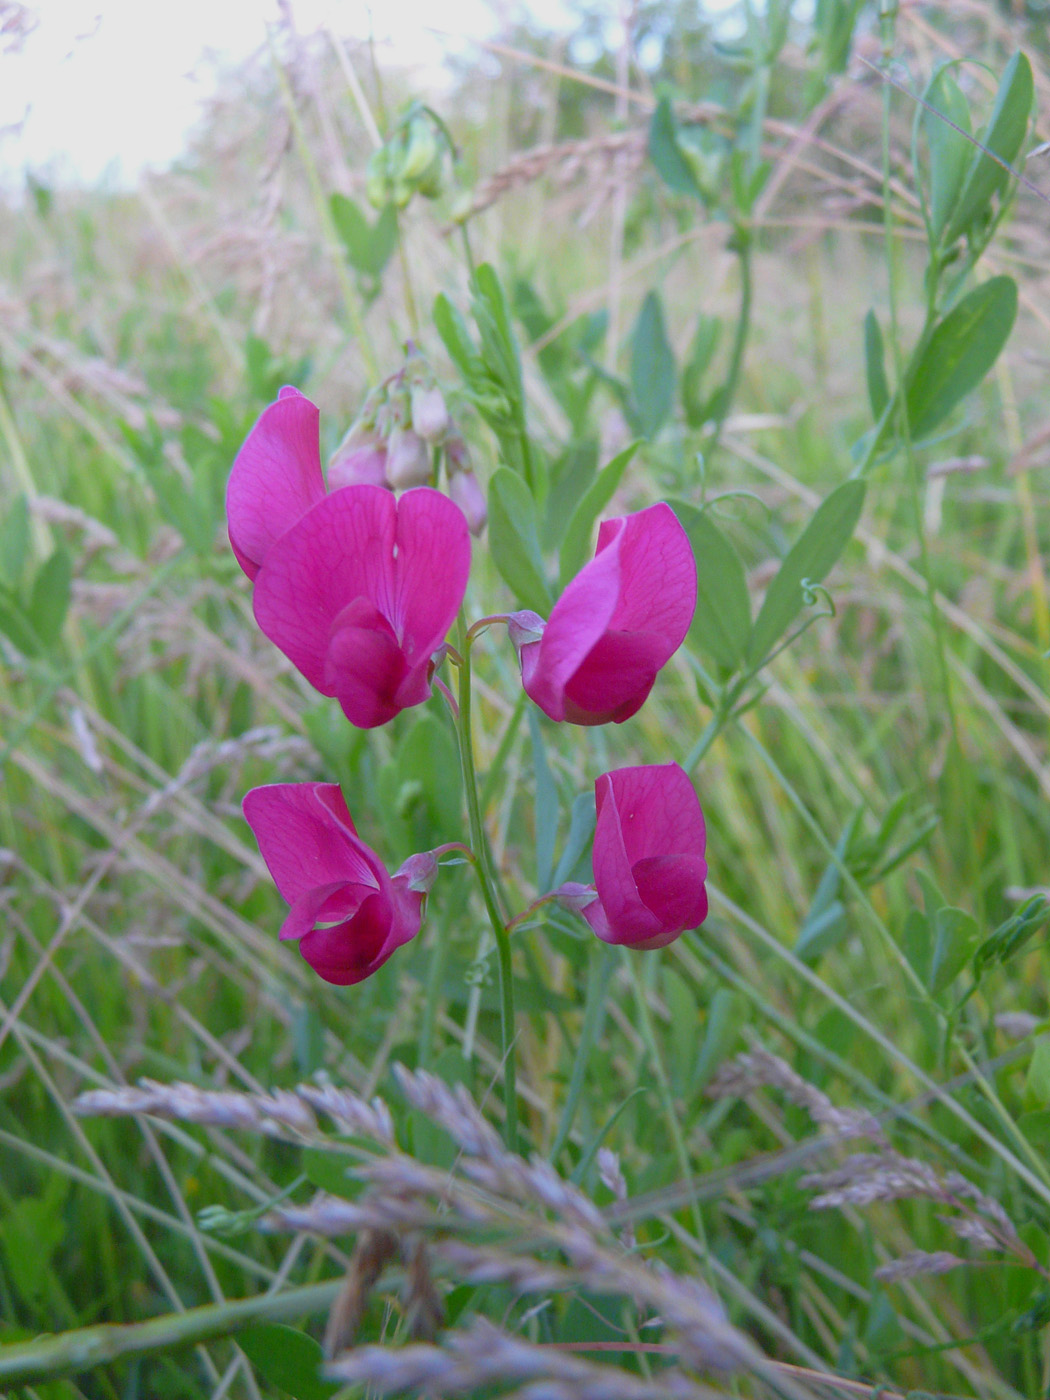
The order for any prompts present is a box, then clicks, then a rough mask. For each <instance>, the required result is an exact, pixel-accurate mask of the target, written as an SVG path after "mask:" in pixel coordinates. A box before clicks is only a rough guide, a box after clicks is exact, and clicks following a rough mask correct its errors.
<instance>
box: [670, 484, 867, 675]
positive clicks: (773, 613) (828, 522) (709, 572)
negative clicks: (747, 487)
mask: <svg viewBox="0 0 1050 1400" xmlns="http://www.w3.org/2000/svg"><path fill="white" fill-rule="evenodd" d="M863 505H864V484H863V482H860V481H845V482H843V483H842V485H841V486H839V487H837V488H836V489H835V490H834V491H832V493H831V495H830V496H828V497H827V499H826V500H824V501H822V502H821V504H820V505H819V506H818V507H817V510H816V512H815V513H814V515H813V517H812V519H811V520H810V522H809V524H808V525H807V526H806V528H805V529H804V530H803V532H802V534H801V535H800V536H799V538H798V539H797V540H796V541H795V543H794V545H793V546H792V547H791V549H790V550H789V551H788V554H787V556H786V558H785V559H784V561H783V563H782V564H781V566H780V568H779V569H778V570H777V573H776V575H775V577H774V579H773V581H772V583H771V584H770V585H769V588H768V589H767V590H766V596H765V598H764V599H763V601H762V606H761V608H760V609H759V612H758V616H757V617H756V618H755V620H754V623H753V624H752V621H751V604H750V599H749V597H748V590H747V579H746V578H745V576H744V566H743V564H742V563H741V561H740V556H739V555H738V554H737V552H736V550H735V549H734V548H733V546H732V545H731V544H730V543H729V541H728V540H727V539H726V537H725V535H724V534H723V533H722V531H721V530H720V529H719V528H718V526H717V525H716V524H715V522H714V520H713V519H712V516H711V512H710V511H709V510H700V509H698V508H697V507H696V506H691V505H687V504H686V503H685V502H675V503H674V508H675V511H676V512H677V514H678V518H679V520H681V522H682V524H683V525H684V526H685V530H686V534H687V535H688V536H689V541H690V543H691V545H692V547H693V555H694V557H695V559H696V571H697V607H696V616H695V617H694V619H693V625H692V627H691V629H690V633H689V636H690V641H691V642H692V644H693V646H694V647H696V649H697V650H698V651H700V652H701V653H702V654H704V655H706V656H707V657H709V658H710V659H711V661H713V662H714V664H715V666H716V667H717V668H718V669H719V670H720V671H721V672H722V673H723V674H725V675H729V674H732V672H733V671H736V670H739V669H741V668H743V669H745V670H746V671H747V672H748V673H751V674H753V673H754V672H755V671H758V670H759V669H761V667H762V666H763V665H764V664H765V662H766V660H767V659H768V658H769V656H770V654H771V653H772V651H773V649H774V647H775V646H776V644H777V643H778V642H779V641H780V639H781V638H782V637H784V636H785V634H786V633H787V631H788V628H789V627H790V626H791V624H792V622H794V620H795V618H796V617H797V616H798V614H799V613H800V612H801V611H802V609H803V607H804V606H805V604H806V589H807V586H808V585H809V584H817V583H820V582H822V580H823V579H824V578H825V577H826V576H827V574H828V573H829V572H830V571H831V568H832V566H833V565H834V564H835V562H836V560H837V559H838V558H839V555H840V554H841V553H842V551H843V550H844V549H845V547H846V545H847V544H848V542H849V540H850V539H851V537H852V535H853V531H854V530H855V529H856V527H857V521H858V520H859V519H860V513H861V509H862V508H863Z"/></svg>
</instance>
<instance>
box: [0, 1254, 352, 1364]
mask: <svg viewBox="0 0 1050 1400" xmlns="http://www.w3.org/2000/svg"><path fill="white" fill-rule="evenodd" d="M342 1286H343V1280H342V1279H331V1280H329V1281H328V1282H327V1283H313V1284H309V1285H307V1286H306V1287H304V1288H291V1289H287V1290H286V1291H285V1292H283V1293H264V1294H263V1295H262V1296H261V1297H258V1298H242V1299H239V1300H238V1301H236V1302H233V1303H210V1304H208V1305H206V1306H205V1307H201V1308H191V1309H190V1310H189V1311H188V1312H184V1313H169V1314H168V1315H167V1316H165V1317H154V1318H150V1320H149V1321H148V1322H133V1323H128V1324H124V1325H116V1326H114V1325H111V1324H106V1323H104V1324H102V1325H100V1326H98V1327H83V1328H80V1329H78V1330H77V1331H75V1332H59V1333H57V1334H55V1335H53V1336H45V1337H37V1338H36V1339H35V1340H33V1341H31V1342H17V1343H14V1344H13V1345H10V1346H5V1347H0V1386H2V1387H3V1389H4V1390H5V1391H6V1390H7V1387H8V1386H12V1387H14V1386H26V1385H36V1384H38V1383H40V1382H41V1381H49V1380H55V1379H57V1378H58V1377H60V1376H75V1375H77V1374H79V1373H80V1372H81V1371H90V1370H93V1369H94V1368H95V1367H96V1366H103V1365H106V1364H107V1363H109V1362H111V1361H116V1360H118V1359H119V1358H120V1357H124V1356H147V1355H153V1354H155V1353H157V1352H166V1351H169V1350H170V1349H171V1348H173V1347H184V1346H197V1345H199V1344H200V1343H201V1342H207V1341H211V1340H213V1339H214V1338H216V1337H228V1336H230V1335H231V1334H232V1333H234V1332H239V1331H240V1330H241V1329H242V1328H244V1327H250V1326H251V1325H252V1324H253V1323H256V1322H284V1321H293V1320H294V1319H295V1318H298V1317H303V1316H306V1315H312V1314H316V1313H321V1312H324V1311H325V1310H326V1309H328V1308H330V1307H331V1305H332V1303H333V1302H334V1301H335V1299H336V1296H337V1295H338V1293H339V1290H340V1289H341V1288H342Z"/></svg>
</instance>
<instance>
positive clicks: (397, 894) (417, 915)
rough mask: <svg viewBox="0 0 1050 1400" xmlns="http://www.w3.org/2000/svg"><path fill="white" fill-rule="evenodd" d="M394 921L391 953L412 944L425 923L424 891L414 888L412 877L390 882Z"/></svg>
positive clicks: (399, 875) (399, 877) (402, 876)
mask: <svg viewBox="0 0 1050 1400" xmlns="http://www.w3.org/2000/svg"><path fill="white" fill-rule="evenodd" d="M390 889H391V899H392V903H393V919H392V920H391V924H390V935H389V941H390V951H391V952H393V951H394V949H395V948H401V947H403V946H404V944H406V943H411V941H412V939H413V938H415V936H416V934H417V933H418V932H419V930H420V927H421V926H422V923H423V901H424V900H425V898H426V894H425V892H424V891H423V890H419V889H415V890H414V889H413V888H412V878H411V876H410V875H407V874H406V875H401V874H398V875H395V876H393V878H392V879H391V881H390Z"/></svg>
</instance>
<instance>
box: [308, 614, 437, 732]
mask: <svg viewBox="0 0 1050 1400" xmlns="http://www.w3.org/2000/svg"><path fill="white" fill-rule="evenodd" d="M407 670H408V667H407V663H406V661H405V657H404V654H403V652H402V651H401V648H400V647H399V646H398V642H397V638H396V637H395V635H394V629H393V628H392V627H391V625H390V623H389V622H388V621H387V620H386V618H385V617H384V616H383V615H382V613H381V612H379V611H378V609H377V608H376V607H375V606H374V605H373V604H372V603H370V602H369V601H368V599H367V598H355V599H354V601H353V602H352V603H349V604H348V605H347V606H346V607H345V608H344V609H343V610H342V612H341V613H339V615H338V616H337V617H336V619H335V621H334V622H333V623H332V633H331V638H330V640H329V643H328V653H327V656H326V658H325V670H324V681H325V691H324V693H325V694H327V695H335V696H336V698H337V699H338V701H339V703H340V705H341V706H342V708H343V713H344V714H345V715H346V717H347V719H348V720H349V721H350V723H351V724H356V725H357V727H358V728H359V729H374V728H375V727H376V726H377V725H380V724H386V723H387V721H388V720H391V719H393V717H394V716H395V715H396V714H397V713H398V712H399V711H400V710H401V709H403V708H404V706H403V705H401V704H399V703H398V693H399V689H400V687H401V684H402V682H403V681H404V679H405V676H406V672H407ZM428 693H429V691H428ZM421 699H426V696H425V695H424V696H422V697H421Z"/></svg>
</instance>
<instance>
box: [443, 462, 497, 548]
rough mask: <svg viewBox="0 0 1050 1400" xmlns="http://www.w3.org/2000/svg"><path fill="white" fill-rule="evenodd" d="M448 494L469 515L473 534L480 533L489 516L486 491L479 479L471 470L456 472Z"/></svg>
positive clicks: (468, 518)
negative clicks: (483, 489) (480, 484)
mask: <svg viewBox="0 0 1050 1400" xmlns="http://www.w3.org/2000/svg"><path fill="white" fill-rule="evenodd" d="M448 494H449V496H451V498H452V500H454V501H455V503H456V505H457V506H459V508H460V510H461V511H462V512H463V514H464V515H465V516H466V517H467V526H468V528H469V530H470V533H471V534H472V535H480V534H481V532H482V530H484V528H485V524H486V522H487V520H488V518H489V512H488V507H487V506H486V504H485V493H484V492H483V491H482V489H481V487H480V486H479V484H478V479H477V477H476V476H475V475H474V473H473V472H471V471H465V472H462V471H460V472H456V473H455V475H454V476H453V477H452V478H451V479H450V480H449V483H448Z"/></svg>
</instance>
